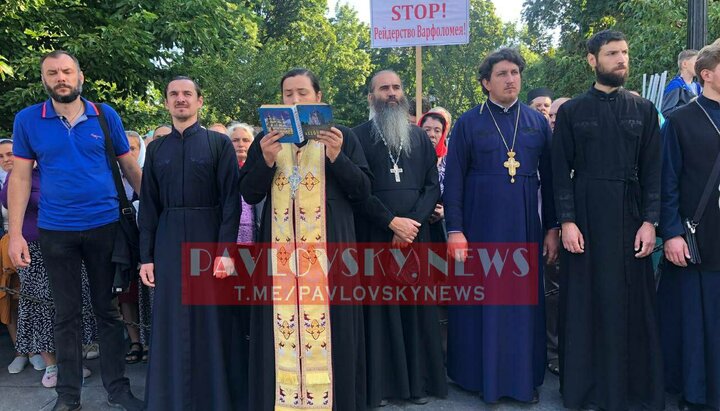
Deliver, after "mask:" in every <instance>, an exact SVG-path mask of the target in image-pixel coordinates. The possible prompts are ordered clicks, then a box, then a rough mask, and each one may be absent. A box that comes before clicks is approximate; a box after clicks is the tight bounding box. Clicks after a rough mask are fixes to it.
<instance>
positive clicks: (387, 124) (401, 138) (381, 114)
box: [371, 96, 411, 154]
mask: <svg viewBox="0 0 720 411" xmlns="http://www.w3.org/2000/svg"><path fill="white" fill-rule="evenodd" d="M397 103H398V104H397V105H390V104H388V102H386V101H382V100H380V99H374V100H373V101H372V103H371V104H372V105H371V109H372V111H373V112H374V113H375V116H374V117H373V123H374V124H375V127H377V128H378V129H379V130H380V132H381V133H382V135H383V137H384V138H385V142H386V143H387V145H388V147H389V148H390V150H392V152H393V153H395V154H397V153H399V152H400V147H402V150H403V151H404V152H405V153H408V154H409V153H410V130H411V129H410V122H409V121H408V112H409V108H410V106H409V103H408V101H407V98H405V96H402V97H400V99H398V100H397Z"/></svg>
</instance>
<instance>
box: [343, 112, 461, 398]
mask: <svg viewBox="0 0 720 411" xmlns="http://www.w3.org/2000/svg"><path fill="white" fill-rule="evenodd" d="M373 127H374V126H373V122H372V121H368V122H365V123H363V124H361V125H359V126H357V127H355V128H354V129H353V131H355V133H356V134H357V135H358V138H359V139H360V144H361V145H362V147H363V150H364V151H365V157H366V158H367V159H368V163H369V165H370V171H372V173H373V181H372V195H371V196H370V198H368V200H367V201H365V202H363V203H361V204H358V205H357V209H358V214H357V215H356V219H355V222H356V225H355V226H356V228H357V230H358V241H363V242H376V243H379V242H382V243H388V244H389V243H390V242H391V241H392V238H393V232H392V231H391V230H390V228H388V225H389V224H390V221H392V219H393V218H394V217H407V218H411V219H413V220H415V221H417V222H419V223H421V224H422V226H421V227H420V232H419V233H418V236H417V238H416V240H415V242H429V241H430V229H429V224H428V219H429V218H430V215H432V212H433V210H434V209H435V204H436V203H437V202H438V199H439V198H440V185H439V183H438V171H437V156H436V154H435V149H434V148H433V146H432V143H431V142H430V139H429V138H428V136H427V134H426V133H425V131H423V130H422V129H421V128H419V127H417V126H411V127H412V130H411V136H410V137H411V142H412V148H411V152H410V156H408V155H407V154H406V152H403V153H402V155H401V157H400V159H399V161H398V164H397V165H398V167H399V168H402V170H403V172H402V173H401V174H400V182H397V181H396V178H395V174H392V173H391V172H390V169H391V168H393V164H392V161H391V160H390V156H389V152H388V149H387V147H386V146H385V143H383V141H382V140H381V139H380V137H379V136H378V134H377V132H376V131H375V130H374V129H373ZM393 155H394V154H393ZM365 341H366V343H365V344H366V351H367V357H368V361H367V363H368V369H367V375H368V405H369V406H371V407H377V406H379V405H380V402H381V401H382V400H383V399H390V398H395V399H409V398H419V397H426V396H429V395H432V396H436V397H445V396H446V395H447V379H446V372H445V366H444V360H443V352H442V345H441V336H440V326H439V316H438V307H437V306H398V305H383V306H369V307H366V309H365Z"/></svg>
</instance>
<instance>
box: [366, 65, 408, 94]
mask: <svg viewBox="0 0 720 411" xmlns="http://www.w3.org/2000/svg"><path fill="white" fill-rule="evenodd" d="M381 74H394V75H396V76H397V77H398V78H400V75H399V74H398V73H397V72H396V71H395V70H390V69H388V70H380V71H378V72H377V73H375V74H373V76H372V77H370V82H369V83H368V94H369V93H372V92H373V91H375V79H376V78H377V76H379V75H381ZM402 85H403V82H402V79H401V78H400V86H401V87H402Z"/></svg>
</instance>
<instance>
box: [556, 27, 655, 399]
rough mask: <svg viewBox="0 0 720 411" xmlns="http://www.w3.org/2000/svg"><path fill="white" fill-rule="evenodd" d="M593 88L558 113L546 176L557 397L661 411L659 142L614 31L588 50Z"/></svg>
mask: <svg viewBox="0 0 720 411" xmlns="http://www.w3.org/2000/svg"><path fill="white" fill-rule="evenodd" d="M587 47H588V55H587V59H588V63H589V64H590V65H591V66H592V67H593V68H594V70H595V75H596V81H595V84H594V85H593V86H592V87H591V88H590V90H588V91H587V92H585V93H584V94H581V95H580V96H578V97H576V98H574V99H572V100H570V101H568V102H567V103H565V104H563V105H562V106H561V107H560V109H559V110H558V114H557V121H556V123H555V131H554V136H553V155H552V160H553V176H554V189H555V203H556V212H557V216H558V220H559V221H560V223H561V224H562V228H561V230H562V242H563V247H564V249H565V250H564V251H563V252H562V253H561V260H560V268H561V281H560V322H559V334H560V390H561V393H562V395H563V402H564V405H565V406H566V407H568V408H590V409H595V408H597V409H602V410H607V411H616V410H617V411H621V410H627V409H635V407H641V406H642V407H646V408H644V409H651V410H660V409H663V408H664V396H663V382H662V359H661V352H660V342H659V340H658V330H657V318H656V315H655V282H654V276H653V268H652V261H651V259H650V257H649V256H650V254H651V253H652V250H653V248H654V246H655V226H656V224H657V223H658V220H659V218H660V170H661V165H662V164H661V163H662V159H661V141H660V132H659V128H658V115H657V111H656V110H655V107H653V105H652V103H650V101H648V100H646V99H643V98H641V97H636V96H634V95H632V94H631V93H629V92H628V91H627V90H625V89H624V88H622V85H623V84H624V82H625V79H626V78H627V76H628V71H629V57H628V44H627V42H626V41H625V37H624V35H623V34H622V33H620V32H617V31H610V30H606V31H602V32H600V33H597V34H596V35H594V36H593V37H592V38H590V39H589V40H588V42H587Z"/></svg>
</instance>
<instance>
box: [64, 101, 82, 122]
mask: <svg viewBox="0 0 720 411" xmlns="http://www.w3.org/2000/svg"><path fill="white" fill-rule="evenodd" d="M81 103H82V100H81ZM84 108H85V104H80V107H79V109H78V111H76V112H75V114H73V116H72V117H63V116H61V117H63V118H64V119H65V121H67V123H68V125H69V126H71V127H72V123H73V121H75V120H76V119H77V117H78V116H79V115H80V113H81V112H82V111H83V109H84Z"/></svg>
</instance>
